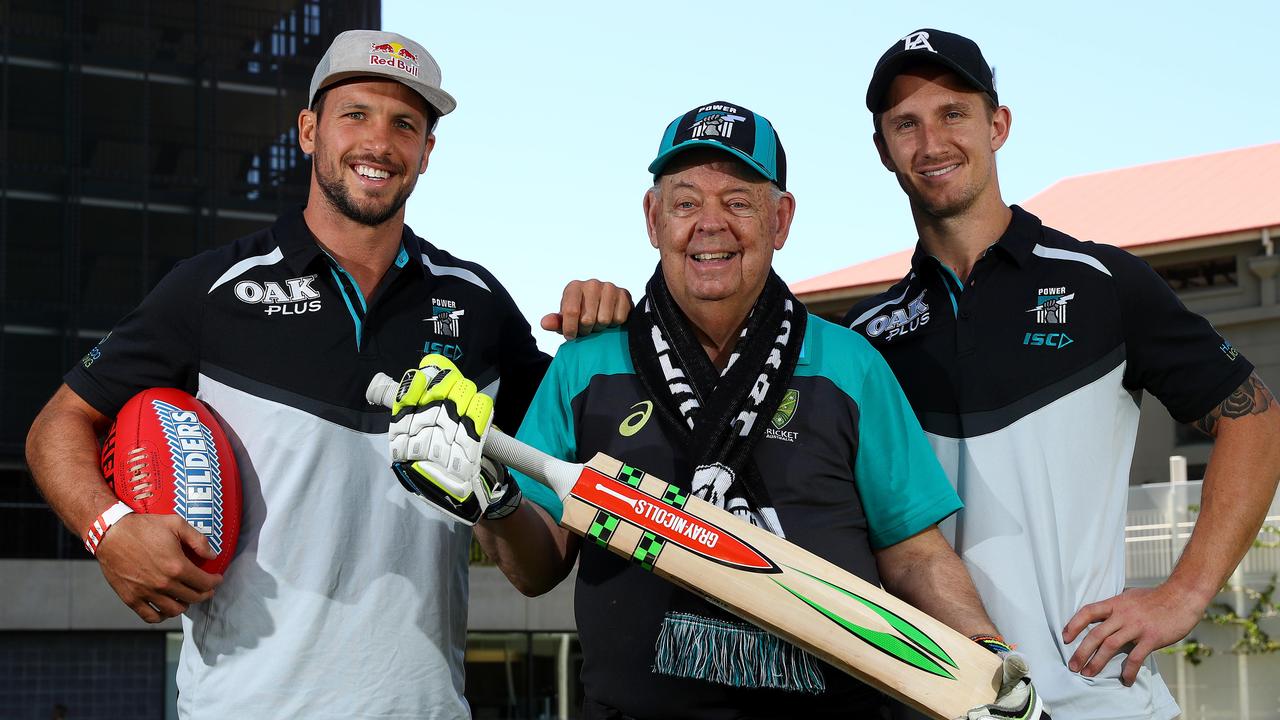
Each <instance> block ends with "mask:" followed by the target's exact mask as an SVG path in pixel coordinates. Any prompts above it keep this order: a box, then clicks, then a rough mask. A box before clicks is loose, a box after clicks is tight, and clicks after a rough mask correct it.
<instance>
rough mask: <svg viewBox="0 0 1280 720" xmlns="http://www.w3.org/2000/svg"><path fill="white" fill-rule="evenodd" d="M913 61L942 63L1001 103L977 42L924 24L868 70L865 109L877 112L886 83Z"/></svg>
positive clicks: (887, 85) (997, 102)
mask: <svg viewBox="0 0 1280 720" xmlns="http://www.w3.org/2000/svg"><path fill="white" fill-rule="evenodd" d="M913 62H931V63H936V64H938V65H942V66H944V67H946V68H948V69H950V70H951V71H953V72H954V73H955V74H956V75H959V76H960V79H962V80H964V81H965V82H967V83H969V84H970V85H972V86H973V87H975V88H977V89H978V90H981V91H982V92H984V93H986V94H988V95H990V96H991V100H992V102H994V103H996V104H997V105H999V104H1000V99H999V98H998V97H997V96H996V83H995V77H994V76H993V75H992V74H991V66H990V65H988V64H987V60H986V58H984V57H982V50H980V49H979V48H978V43H976V42H974V41H972V40H970V39H969V38H967V37H964V36H963V35H956V34H955V33H949V32H944V31H942V30H933V29H931V28H923V29H920V30H916V31H915V32H913V33H910V34H908V35H907V36H906V37H904V38H902V39H901V40H899V41H897V42H896V43H894V44H893V47H891V48H889V49H888V50H886V51H885V53H884V55H881V56H880V62H878V63H876V70H875V72H873V73H871V84H870V85H868V86H867V109H868V110H870V111H871V112H873V113H877V112H880V111H881V110H883V109H884V107H883V104H884V95H885V93H886V92H888V90H889V85H890V84H891V83H892V82H893V79H894V78H895V77H897V76H898V73H899V72H901V71H902V68H903V67H904V66H906V65H907V64H909V63H913Z"/></svg>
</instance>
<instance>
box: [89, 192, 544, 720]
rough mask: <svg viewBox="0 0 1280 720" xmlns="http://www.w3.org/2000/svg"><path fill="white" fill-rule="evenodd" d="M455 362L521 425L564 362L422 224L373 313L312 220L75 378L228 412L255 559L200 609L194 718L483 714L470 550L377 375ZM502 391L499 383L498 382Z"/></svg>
mask: <svg viewBox="0 0 1280 720" xmlns="http://www.w3.org/2000/svg"><path fill="white" fill-rule="evenodd" d="M428 352H439V353H441V354H443V355H446V356H448V357H450V358H452V359H453V360H454V361H455V362H456V363H457V364H458V366H459V367H460V369H461V370H462V371H463V373H464V374H466V375H467V377H469V378H472V379H474V380H475V381H476V383H477V384H478V385H479V386H480V387H481V388H487V389H488V391H489V392H491V393H493V392H496V393H497V416H498V417H497V422H498V423H499V424H500V425H504V426H506V427H509V428H515V427H517V426H518V425H519V421H520V419H521V418H522V417H523V414H524V410H525V408H526V407H527V406H528V403H529V400H530V399H531V398H532V396H533V393H534V391H535V390H536V389H537V385H538V383H539V381H540V380H541V377H542V375H543V373H544V372H545V370H546V367H547V365H548V363H549V362H550V359H549V358H548V357H547V356H546V355H544V354H543V353H541V352H540V351H538V349H537V346H536V345H535V343H534V340H533V337H532V335H531V333H530V328H529V325H528V323H526V322H525V320H524V318H523V317H521V315H520V313H519V311H518V309H517V308H516V305H515V303H514V302H513V301H512V300H511V298H510V296H508V294H507V292H506V291H505V290H504V289H503V288H502V286H501V285H499V284H498V282H497V281H496V280H495V279H494V277H493V276H492V275H491V274H490V273H489V272H488V271H486V270H485V269H484V268H482V267H480V266H479V265H477V264H475V263H470V262H465V261H461V260H458V259H456V258H454V257H453V256H451V255H450V254H448V253H446V252H444V251H442V250H439V249H438V248H435V247H433V246H432V245H431V244H429V243H427V242H426V241H424V240H422V239H421V238H419V237H417V236H415V235H414V234H413V232H412V231H410V230H409V229H408V228H405V231H404V236H403V240H402V244H401V250H400V253H399V255H398V257H397V258H396V260H395V263H394V265H393V266H392V267H391V268H390V270H389V271H388V272H387V275H386V276H385V277H384V278H383V279H382V281H381V283H380V285H379V286H378V287H377V288H376V290H375V291H374V292H373V293H372V295H371V298H370V299H369V301H368V302H366V301H365V299H364V297H363V295H362V294H361V292H360V290H359V289H358V288H357V287H356V285H355V283H354V281H353V280H352V278H351V277H350V276H349V275H348V274H347V273H346V271H344V270H343V269H342V267H341V266H340V265H339V264H338V263H337V262H335V261H334V260H333V259H332V258H331V257H329V255H328V254H326V253H325V252H324V250H323V249H322V248H321V247H320V246H319V245H318V244H317V243H316V241H315V239H314V237H313V236H312V235H311V233H310V231H309V230H308V229H307V227H306V225H305V223H304V221H303V217H302V214H301V212H293V213H291V214H289V215H286V216H284V217H282V218H281V219H280V220H279V221H278V222H277V223H276V224H275V225H274V226H273V227H272V228H270V229H267V230H263V231H262V232H259V233H255V234H253V235H250V236H248V237H245V238H242V239H240V240H238V241H236V242H235V243H232V244H230V245H227V246H225V247H221V248H218V249H215V250H211V251H209V252H206V253H204V254H201V255H199V256H197V257H195V258H192V259H190V260H187V261H185V262H182V263H180V264H179V265H178V266H176V267H175V268H174V269H173V271H172V272H170V273H169V275H168V276H166V277H165V278H164V279H163V280H161V282H160V284H159V285H158V286H157V287H156V288H155V290H154V291H152V293H151V294H150V295H148V296H147V298H146V299H145V300H144V301H143V302H142V304H141V305H140V306H139V307H138V308H137V309H136V310H134V311H133V312H132V313H131V314H129V315H128V316H127V317H125V318H124V319H123V320H122V321H121V322H120V323H119V325H117V327H116V328H115V329H114V330H113V331H112V332H111V334H110V335H108V336H107V338H105V339H104V340H103V341H102V342H101V343H99V344H98V346H97V347H95V348H94V349H93V350H92V351H91V352H90V353H89V355H87V356H86V357H85V359H84V360H83V361H82V363H81V364H80V365H79V366H77V367H75V368H73V369H72V370H71V372H69V373H68V374H67V376H66V382H67V384H68V385H69V386H70V387H71V389H72V390H74V391H75V392H76V393H77V394H78V395H80V396H81V397H82V398H84V399H85V400H86V401H87V402H89V403H90V404H91V405H93V406H94V407H95V408H97V409H98V410H99V411H101V412H103V413H105V414H107V415H113V414H115V412H116V411H117V410H118V409H119V408H120V406H121V405H123V404H124V402H125V401H126V400H128V399H129V398H130V397H131V396H132V395H133V394H135V393H136V392H138V391H139V390H141V389H143V388H147V387H157V386H168V387H179V388H183V389H185V390H187V391H189V392H192V393H194V394H196V395H197V396H198V397H199V398H201V399H202V400H204V401H205V402H207V403H208V404H209V405H210V406H211V407H212V408H213V409H214V410H215V411H216V412H217V413H218V415H219V416H220V417H221V419H222V420H223V421H224V425H225V426H226V428H227V431H228V435H229V436H230V437H231V438H232V442H233V443H235V445H236V450H237V453H236V455H237V460H238V461H239V462H238V464H239V468H240V474H241V482H242V484H243V495H244V512H243V518H242V531H241V537H240V540H239V546H238V551H237V555H236V558H235V560H234V561H233V562H232V564H231V567H230V568H229V569H228V571H227V573H226V576H225V579H224V582H223V584H222V585H221V586H220V587H219V588H218V589H217V591H216V593H215V595H214V597H213V599H211V600H210V601H208V602H206V603H203V604H200V605H196V606H192V607H191V609H190V610H189V611H188V613H187V614H186V616H184V619H183V629H184V631H185V637H184V641H183V642H184V644H183V652H182V659H181V662H180V665H179V670H178V683H179V690H180V694H179V706H180V710H181V712H182V715H183V716H184V717H188V718H205V717H207V718H223V717H232V716H236V717H320V716H324V717H339V716H340V717H390V716H396V717H415V718H417V717H430V718H435V717H441V718H455V717H466V716H467V715H468V714H469V713H468V709H467V705H466V701H465V699H464V698H463V695H462V692H463V662H462V658H463V651H464V648H465V640H466V607H467V551H468V548H469V545H470V537H471V534H470V532H469V530H468V529H467V528H464V527H461V526H459V525H457V524H455V523H453V522H450V521H449V520H447V519H445V518H444V517H443V516H441V515H439V514H437V513H434V512H432V511H431V510H429V509H427V508H426V507H425V506H424V505H423V504H422V503H421V502H419V501H418V500H416V499H414V498H412V497H410V496H409V495H408V494H407V493H405V492H404V490H403V489H401V487H400V486H399V484H398V483H397V481H396V480H395V478H394V477H393V475H392V473H391V471H390V469H389V464H390V460H389V455H388V448H387V440H386V430H387V425H388V421H389V413H388V412H387V411H386V409H385V408H374V407H370V406H369V405H368V404H367V403H366V402H365V399H364V392H365V387H366V386H367V385H368V383H369V380H370V378H371V377H372V376H373V375H374V374H375V373H377V372H385V373H388V374H390V375H392V376H396V377H398V376H399V374H400V373H401V372H403V371H404V370H405V369H407V368H410V367H416V366H417V363H418V361H419V360H420V359H421V357H422V355H423V354H425V353H428ZM499 381H501V382H500V385H499Z"/></svg>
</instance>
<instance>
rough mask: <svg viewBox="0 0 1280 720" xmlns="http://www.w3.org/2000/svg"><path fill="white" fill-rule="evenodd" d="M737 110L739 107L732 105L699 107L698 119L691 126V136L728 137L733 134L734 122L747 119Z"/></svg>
mask: <svg viewBox="0 0 1280 720" xmlns="http://www.w3.org/2000/svg"><path fill="white" fill-rule="evenodd" d="M737 112H738V108H736V107H733V106H730V105H708V106H706V107H703V108H698V114H697V120H695V121H694V123H693V125H690V126H689V129H690V130H692V131H693V134H692V136H691V137H695V138H700V137H720V138H728V137H730V136H732V135H733V126H734V123H740V122H742V121H744V120H746V118H745V117H743V116H741V115H738V114H737Z"/></svg>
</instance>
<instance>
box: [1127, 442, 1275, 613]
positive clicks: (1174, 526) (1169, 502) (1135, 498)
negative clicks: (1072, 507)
mask: <svg viewBox="0 0 1280 720" xmlns="http://www.w3.org/2000/svg"><path fill="white" fill-rule="evenodd" d="M1170 467H1171V477H1172V478H1173V480H1172V481H1171V482H1167V483H1152V484H1149V485H1139V486H1135V487H1132V488H1130V489H1129V511H1128V516H1127V518H1126V521H1125V532H1124V535H1125V537H1124V550H1125V576H1126V584H1127V585H1129V586H1131V587H1149V586H1152V585H1156V584H1158V583H1159V582H1161V581H1162V580H1164V579H1165V578H1166V577H1168V576H1169V573H1170V572H1172V571H1173V566H1174V563H1176V562H1177V560H1178V556H1179V555H1181V554H1182V550H1183V548H1184V547H1186V544H1187V539H1188V538H1190V537H1191V530H1192V528H1194V527H1195V521H1196V516H1197V514H1198V510H1199V507H1200V489H1201V485H1202V484H1203V481H1202V480H1194V481H1190V482H1188V481H1187V480H1186V479H1185V478H1186V460H1185V459H1183V458H1181V457H1173V458H1170ZM1265 524H1266V525H1272V526H1280V500H1277V499H1275V498H1273V499H1272V501H1271V509H1270V510H1269V511H1268V512H1267V518H1266V520H1265ZM1261 539H1264V540H1266V539H1274V536H1271V535H1269V534H1268V535H1266V536H1264V537H1261ZM1275 574H1280V548H1271V547H1255V548H1253V549H1251V550H1250V551H1249V553H1248V554H1247V555H1245V557H1244V560H1243V561H1242V562H1241V564H1240V576H1241V578H1242V579H1243V581H1244V584H1245V585H1246V586H1249V587H1257V586H1259V585H1265V584H1266V583H1267V582H1268V581H1269V580H1270V578H1271V576H1272V575H1275Z"/></svg>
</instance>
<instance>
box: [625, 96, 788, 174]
mask: <svg viewBox="0 0 1280 720" xmlns="http://www.w3.org/2000/svg"><path fill="white" fill-rule="evenodd" d="M699 147H710V148H715V149H718V150H723V151H725V152H727V153H730V154H732V155H734V156H735V157H737V158H738V159H739V160H742V161H743V162H745V163H746V164H747V165H748V166H749V167H750V168H751V169H753V170H755V171H756V172H758V173H760V174H761V175H763V176H764V179H766V180H768V181H769V182H771V183H773V184H774V185H777V186H778V189H780V190H786V189H787V155H786V153H784V152H783V150H782V140H780V139H779V138H778V133H777V131H775V130H774V129H773V123H771V122H769V119H768V118H766V117H765V116H763V115H758V114H756V113H754V112H751V111H750V110H748V109H746V108H744V107H742V106H741V105H735V104H733V103H730V102H713V103H708V104H706V105H701V106H699V107H696V108H694V109H692V110H690V111H689V112H687V113H684V114H683V115H681V116H680V117H677V118H676V119H675V120H672V121H671V124H670V125H667V131H666V132H665V133H663V134H662V143H661V144H659V145H658V157H656V158H654V159H653V162H651V163H649V172H651V173H653V178H654V181H655V182H656V181H657V179H658V177H659V176H660V175H662V170H663V168H665V167H666V166H667V164H668V163H670V162H671V159H672V158H674V157H675V156H676V155H679V154H680V153H682V152H685V151H686V150H692V149H694V148H699Z"/></svg>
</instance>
